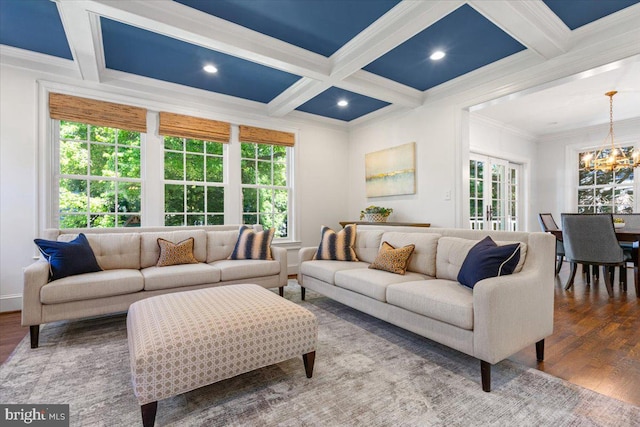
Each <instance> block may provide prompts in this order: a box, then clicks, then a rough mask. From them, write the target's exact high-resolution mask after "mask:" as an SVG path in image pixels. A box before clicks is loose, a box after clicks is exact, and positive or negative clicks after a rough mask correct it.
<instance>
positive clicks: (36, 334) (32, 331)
mask: <svg viewBox="0 0 640 427" xmlns="http://www.w3.org/2000/svg"><path fill="white" fill-rule="evenodd" d="M29 336H30V337H31V348H38V340H39V338H40V325H31V326H29Z"/></svg>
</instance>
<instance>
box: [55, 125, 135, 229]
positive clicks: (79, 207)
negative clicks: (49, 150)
mask: <svg viewBox="0 0 640 427" xmlns="http://www.w3.org/2000/svg"><path fill="white" fill-rule="evenodd" d="M140 140H141V134H140V132H135V131H128V130H121V129H116V128H112V127H104V126H92V125H88V124H83V123H77V122H69V121H64V120H61V121H60V122H59V144H58V149H59V156H58V166H59V167H58V172H59V173H58V195H59V198H58V211H59V214H60V219H59V227H60V228H76V227H131V226H139V225H140V199H141V180H140Z"/></svg>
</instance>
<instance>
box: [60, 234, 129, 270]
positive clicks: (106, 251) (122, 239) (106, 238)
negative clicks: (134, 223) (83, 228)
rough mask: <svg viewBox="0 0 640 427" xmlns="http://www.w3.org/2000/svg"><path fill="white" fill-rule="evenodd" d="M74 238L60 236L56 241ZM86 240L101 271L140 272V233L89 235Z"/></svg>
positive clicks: (73, 236)
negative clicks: (122, 270) (128, 269)
mask: <svg viewBox="0 0 640 427" xmlns="http://www.w3.org/2000/svg"><path fill="white" fill-rule="evenodd" d="M76 236H77V235H76V234H61V235H59V236H58V241H61V242H68V241H70V240H72V239H74V238H75V237H76ZM87 240H88V241H89V244H90V245H91V249H93V253H94V254H95V256H96V260H97V261H98V264H100V267H102V269H103V270H116V269H126V268H131V269H134V270H140V233H135V232H134V233H104V234H103V233H89V234H87Z"/></svg>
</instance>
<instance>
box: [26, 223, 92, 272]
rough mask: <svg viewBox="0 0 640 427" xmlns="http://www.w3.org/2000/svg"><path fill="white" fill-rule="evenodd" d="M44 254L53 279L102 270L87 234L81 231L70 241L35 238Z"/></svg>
mask: <svg viewBox="0 0 640 427" xmlns="http://www.w3.org/2000/svg"><path fill="white" fill-rule="evenodd" d="M34 242H35V244H36V245H37V246H38V249H39V250H40V252H41V253H42V255H43V256H44V257H45V258H46V260H47V261H49V266H50V270H51V280H58V279H62V278H63V277H67V276H73V275H75V274H83V273H93V272H96V271H102V269H101V268H100V266H99V265H98V261H96V256H95V255H94V254H93V250H92V249H91V246H90V245H89V241H88V240H87V236H85V235H84V234H82V233H80V234H78V237H76V238H75V239H73V240H72V241H70V242H57V241H54V240H44V239H34Z"/></svg>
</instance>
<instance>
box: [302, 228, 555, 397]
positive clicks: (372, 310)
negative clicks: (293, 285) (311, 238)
mask: <svg viewBox="0 0 640 427" xmlns="http://www.w3.org/2000/svg"><path fill="white" fill-rule="evenodd" d="M392 230H395V231H392ZM487 235H490V236H491V237H492V238H493V240H495V241H496V242H498V243H499V244H500V242H503V241H504V242H521V243H522V245H521V252H522V253H521V255H522V256H521V259H520V263H519V264H518V267H517V268H516V272H514V274H512V275H507V276H502V277H495V278H489V279H485V280H482V281H480V282H478V283H477V284H476V286H475V287H474V289H470V288H467V287H465V286H462V285H461V284H459V283H458V282H457V275H458V272H459V270H460V267H461V265H462V263H463V261H464V259H465V257H466V255H467V252H468V251H469V249H470V248H471V247H472V246H473V245H474V244H475V243H476V242H477V241H478V240H480V239H482V238H484V237H485V236H487ZM384 241H387V242H389V243H390V244H391V245H393V246H395V247H400V246H405V245H407V244H410V243H413V244H415V246H416V247H415V251H414V253H413V255H412V256H411V258H410V260H409V266H408V270H407V272H406V274H405V275H404V276H403V275H399V274H393V273H389V272H386V271H381V270H374V269H369V268H368V266H369V264H370V263H371V262H373V260H374V259H375V258H376V255H377V253H378V249H379V247H380V245H381V243H382V242H384ZM315 251H316V248H302V249H301V250H300V252H299V268H300V270H299V273H298V282H299V283H300V285H301V286H302V299H304V298H305V288H308V289H312V290H314V291H317V292H319V293H321V294H323V295H326V296H327V297H330V298H332V299H335V300H336V301H339V302H341V303H343V304H346V305H348V306H350V307H353V308H355V309H358V310H360V311H363V312H365V313H367V314H370V315H372V316H375V317H377V318H380V319H382V320H385V321H387V322H389V323H392V324H394V325H397V326H400V327H402V328H405V329H407V330H410V331H412V332H414V333H416V334H419V335H422V336H424V337H426V338H429V339H432V340H434V341H437V342H439V343H441V344H444V345H446V346H449V347H451V348H454V349H456V350H459V351H461V352H463V353H466V354H469V355H471V356H473V357H476V358H478V359H480V362H481V364H480V365H481V376H482V388H483V390H485V391H490V389H491V365H492V364H495V363H498V362H499V361H501V360H503V359H505V358H507V357H509V356H511V355H512V354H514V353H516V352H518V351H520V350H521V349H523V348H524V347H526V346H529V345H531V344H534V343H535V344H536V352H537V358H538V360H542V359H543V357H544V338H545V337H547V336H549V335H551V333H552V332H553V299H554V283H555V282H554V255H555V238H554V237H553V236H551V235H549V234H544V233H524V232H504V231H503V232H500V231H476V230H460V229H442V228H422V229H418V228H408V227H407V228H396V227H383V226H359V227H358V229H357V237H356V247H355V252H356V255H357V256H358V259H359V261H358V262H347V261H320V260H313V256H314V254H315Z"/></svg>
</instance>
